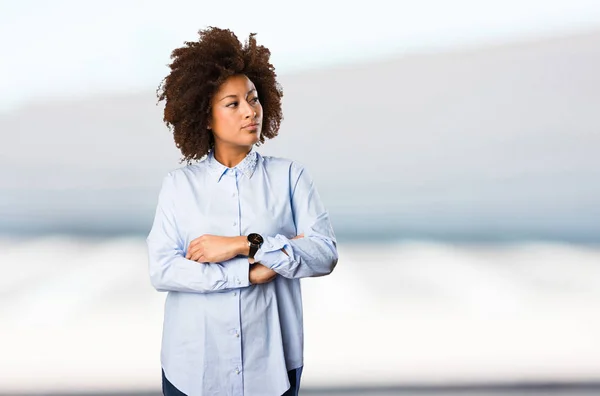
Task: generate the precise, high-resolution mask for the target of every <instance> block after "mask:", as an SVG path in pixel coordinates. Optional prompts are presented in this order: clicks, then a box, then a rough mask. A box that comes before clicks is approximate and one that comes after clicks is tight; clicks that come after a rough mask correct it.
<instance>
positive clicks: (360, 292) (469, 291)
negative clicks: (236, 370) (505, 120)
mask: <svg viewBox="0 0 600 396" xmlns="http://www.w3.org/2000/svg"><path fill="white" fill-rule="evenodd" d="M339 251H340V261H339V264H338V266H337V268H336V269H335V271H334V272H333V274H332V275H331V276H329V277H325V278H312V279H304V280H303V281H302V286H303V298H304V310H305V328H306V339H305V348H306V361H305V371H304V376H303V384H304V387H305V389H309V390H310V389H340V387H342V389H343V388H345V387H352V388H354V389H355V390H356V392H358V391H360V389H371V390H372V391H365V392H367V393H368V392H375V390H373V389H381V390H382V392H383V393H373V394H399V393H398V392H401V391H402V389H405V388H406V387H410V386H416V387H417V388H415V389H417V390H415V392H416V391H418V389H420V388H419V386H426V388H427V387H429V389H430V391H432V390H431V386H461V385H464V384H468V385H475V386H477V385H485V384H488V385H489V384H496V385H503V384H504V385H507V386H508V385H511V384H515V383H520V384H528V383H529V384H548V383H554V384H578V383H579V384H582V383H590V382H594V381H600V337H598V334H600V314H599V312H600V266H599V265H598V263H599V262H600V246H594V245H577V244H567V243H548V242H545V243H543V242H537V243H536V242H520V243H504V244H468V243H450V242H448V243H443V242H426V241H418V240H408V239H406V240H402V241H398V242H395V243H364V244H358V243H341V244H340V246H339ZM146 266H147V262H146V251H145V241H144V238H143V237H122V238H91V237H84V236H59V235H54V236H47V237H37V238H15V237H2V238H0V270H1V273H2V274H3V275H2V277H0V290H1V292H0V296H1V297H0V317H1V318H2V321H1V323H2V335H3V337H0V351H2V359H1V360H0V373H2V374H1V375H0V394H1V393H4V394H6V393H7V392H8V394H10V392H11V391H12V392H17V391H18V392H21V393H23V392H30V393H35V392H37V394H41V393H39V392H44V393H43V394H50V393H52V392H67V391H75V390H76V391H79V392H109V391H110V392H114V391H115V390H118V391H121V392H148V391H150V392H151V391H152V390H153V389H154V390H158V389H160V388H159V378H160V377H159V375H157V373H160V366H159V349H160V335H161V325H162V305H163V301H164V294H162V293H158V292H156V291H154V290H153V289H152V287H151V286H150V283H149V280H148V276H147V272H146V268H147V267H146ZM32 379H35V380H32ZM381 387H384V388H381ZM385 387H387V388H385ZM403 387H404V388H403ZM385 389H388V390H387V391H386V390H385ZM413 390H414V389H413ZM500 390H502V388H501V389H500ZM563 390H564V389H563ZM580 390H581V389H580ZM504 391H506V390H504ZM583 391H586V392H587V391H589V389H585V388H583ZM348 392H350V391H348ZM385 392H391V393H385ZM432 392H433V391H432ZM457 392H459V393H455V394H468V393H461V392H463V391H457ZM464 392H466V390H465V391H464ZM480 392H483V391H481V390H480ZM367 393H365V394H367ZM307 394H309V392H307ZM338 394H339V393H338ZM348 394H360V393H348ZM402 394H404V393H402ZM433 394H434V393H433ZM444 394H452V393H444ZM477 394H480V395H484V394H486V393H485V392H484V393H477ZM494 394H496V393H494ZM511 394H512V393H511ZM527 394H535V393H527ZM539 394H545V393H539ZM569 394H570V393H569ZM577 394H579V393H577ZM590 394H591V393H590Z"/></svg>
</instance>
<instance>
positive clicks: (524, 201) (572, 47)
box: [0, 0, 600, 395]
mask: <svg viewBox="0 0 600 396" xmlns="http://www.w3.org/2000/svg"><path fill="white" fill-rule="evenodd" d="M206 26H218V27H223V28H229V29H232V30H233V31H234V32H235V33H236V34H237V35H238V38H240V39H241V40H245V39H246V38H247V37H248V34H249V33H251V32H256V33H258V35H257V40H258V42H259V44H262V45H265V46H267V47H268V48H269V49H270V50H271V52H272V62H273V64H274V65H275V67H276V70H277V72H278V75H279V79H280V83H281V84H282V86H283V89H284V101H283V106H284V117H285V119H284V121H283V124H282V128H281V130H280V136H279V137H277V138H276V139H275V140H273V141H269V142H267V143H266V144H265V145H263V146H261V147H260V148H259V151H260V152H261V153H263V154H265V155H276V156H281V157H287V158H292V159H295V160H297V161H300V162H302V163H304V164H305V165H306V166H307V168H308V169H309V170H310V172H311V174H312V175H313V177H314V179H315V182H316V184H317V187H318V189H319V192H320V194H321V197H322V199H323V201H324V203H325V205H326V206H327V207H328V209H329V211H330V214H331V218H332V222H333V226H334V229H335V231H336V234H337V236H338V239H339V253H340V261H339V264H338V266H337V268H336V270H335V271H334V273H333V274H332V275H331V276H329V277H325V278H319V279H305V280H303V281H302V285H303V294H304V310H305V331H306V339H305V369H304V374H303V379H302V383H303V389H304V393H305V394H313V395H316V394H327V393H335V394H354V395H358V394H361V395H363V394H364V395H371V394H388V395H391V394H412V393H419V394H421V393H431V394H433V393H435V394H438V393H439V394H443V395H462V394H477V395H484V394H485V395H487V394H519V395H520V394H523V393H527V394H536V395H537V394H539V395H545V394H564V395H574V394H589V395H592V394H594V395H595V394H599V393H600V337H599V334H600V243H599V242H600V204H599V202H600V155H598V154H599V153H600V115H599V114H600V113H599V111H598V110H599V109H600V74H599V73H598V70H600V3H599V2H597V1H583V0H582V1H579V0H570V1H566V0H564V1H562V0H556V1H541V0H519V1H515V0H505V1H502V2H500V1H494V2H492V1H485V2H482V1H468V0H458V1H450V2H448V1H442V0H423V1H419V2H416V1H394V2H392V1H381V0H370V1H368V2H362V3H358V2H356V3H354V2H341V1H339V2H335V1H331V2H324V1H313V0H305V1H303V2H300V3H293V4H291V3H290V4H286V3H282V2H276V1H274V0H273V1H254V2H241V1H235V0H234V1H230V2H216V1H215V2H198V1H187V0H179V1H177V0H172V1H170V2H169V3H166V2H159V1H133V0H132V1H127V0H123V1H120V2H117V1H107V0H105V1H64V0H55V1H53V2H46V1H35V0H23V1H19V2H16V1H8V0H1V1H0V48H1V50H2V51H1V55H0V75H1V79H0V92H1V93H2V94H1V95H0V271H1V275H0V334H1V335H2V336H1V337H0V355H1V356H2V358H1V359H0V394H3V395H8V394H11V395H13V394H30V395H33V394H56V395H63V394H76V393H79V394H87V393H94V394H139V395H142V394H144V395H158V394H159V392H160V362H159V351H160V336H161V330H162V329H161V326H162V308H163V307H162V305H163V301H164V297H165V296H164V294H161V293H158V292H156V291H154V289H152V287H151V286H150V283H149V279H148V276H147V267H146V266H147V261H146V260H147V256H146V250H145V249H146V246H145V237H146V235H147V233H148V231H149V229H150V226H151V223H152V219H153V216H154V209H155V205H156V201H157V196H158V191H159V188H160V184H161V181H162V178H163V177H164V175H166V173H167V172H168V171H170V170H172V169H175V168H177V167H179V166H181V164H180V163H179V159H180V153H179V152H178V151H177V149H176V148H175V145H174V143H173V141H172V137H171V135H170V132H169V131H168V129H167V128H166V126H165V125H164V124H163V123H162V105H163V104H162V103H160V104H158V105H157V100H156V96H155V90H156V88H157V87H158V85H159V83H160V81H161V80H162V78H163V77H165V76H166V75H167V74H168V71H169V70H168V67H167V64H168V63H169V62H170V53H171V51H172V50H173V49H174V48H177V47H180V46H182V45H183V43H184V41H193V40H196V39H197V31H198V30H199V29H202V28H204V27H206Z"/></svg>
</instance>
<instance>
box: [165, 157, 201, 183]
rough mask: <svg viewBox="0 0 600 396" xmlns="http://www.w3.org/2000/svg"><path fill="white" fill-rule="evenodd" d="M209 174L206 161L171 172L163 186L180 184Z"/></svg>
mask: <svg viewBox="0 0 600 396" xmlns="http://www.w3.org/2000/svg"><path fill="white" fill-rule="evenodd" d="M206 172H208V166H207V161H206V159H202V160H200V161H199V162H195V163H192V164H189V165H183V166H180V167H178V168H174V169H172V170H170V171H169V172H168V173H167V174H166V176H165V177H164V179H163V184H171V185H174V184H178V183H181V182H185V181H188V180H190V179H191V178H195V177H197V176H199V175H202V174H203V173H206Z"/></svg>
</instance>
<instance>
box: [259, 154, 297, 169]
mask: <svg viewBox="0 0 600 396" xmlns="http://www.w3.org/2000/svg"><path fill="white" fill-rule="evenodd" d="M258 158H259V161H260V162H262V164H263V166H264V167H265V169H267V170H271V169H273V170H277V169H283V170H287V171H289V172H290V173H294V174H298V173H301V172H303V171H304V169H305V166H304V164H302V163H300V162H298V161H295V160H292V159H289V158H284V157H275V156H271V155H261V154H259V156H258Z"/></svg>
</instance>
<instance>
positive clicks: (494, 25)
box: [0, 0, 600, 111]
mask: <svg viewBox="0 0 600 396" xmlns="http://www.w3.org/2000/svg"><path fill="white" fill-rule="evenodd" d="M165 4H166V2H164V1H155V0H152V1H141V0H120V1H116V0H104V1H72V0H55V1H52V2H48V1H36V0H21V1H19V2H16V1H9V0H0V49H1V50H2V57H1V60H0V75H1V76H3V78H2V79H1V80H0V89H1V91H2V93H3V95H2V97H1V98H0V111H6V110H10V109H11V108H14V107H18V106H20V105H22V104H24V103H27V102H35V101H44V100H51V99H52V98H59V97H73V96H90V95H95V94H102V93H115V92H129V91H139V90H147V89H155V88H156V87H157V86H158V84H159V83H160V80H161V79H162V78H163V77H164V76H165V75H166V74H168V68H167V64H168V63H169V61H170V60H169V56H170V53H171V51H172V50H173V49H174V48H177V47H180V46H182V45H183V43H184V41H186V40H188V41H192V40H195V39H196V38H197V31H198V30H199V29H201V28H204V27H206V26H218V27H223V28H229V29H231V30H233V31H234V32H235V33H236V34H237V35H238V38H240V39H242V40H243V39H245V38H246V37H247V36H248V34H249V33H251V32H254V33H257V34H258V35H257V40H258V42H259V44H263V45H265V46H267V47H268V48H269V49H270V50H271V52H272V61H273V64H274V65H275V67H276V69H277V71H278V73H279V74H284V73H293V72H296V71H302V70H307V69H313V68H322V67H329V66H333V65H339V64H344V63H355V62H364V61H369V60H374V59H380V58H385V57H389V56H398V55H401V54H404V53H410V52H431V51H434V52H435V51H440V50H442V51H443V50H448V49H452V48H456V47H465V46H467V47H468V46H479V45H484V44H489V43H497V42H503V41H514V40H522V39H527V38H531V37H544V36H548V35H560V34H568V33H571V32H578V31H585V30H586V29H592V28H599V27H600V2H598V1H597V0H568V1H567V0H504V1H485V2H482V1H475V0H455V1H451V2H448V1H444V0H421V1H414V0H412V1H382V0H369V1H362V2H348V1H316V0H304V1H302V2H294V3H286V2H282V1H276V0H264V1H253V2H248V1H245V2H242V1H237V0H233V1H227V2H225V1H211V2H206V1H189V0H172V1H170V2H169V6H168V7H165Z"/></svg>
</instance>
